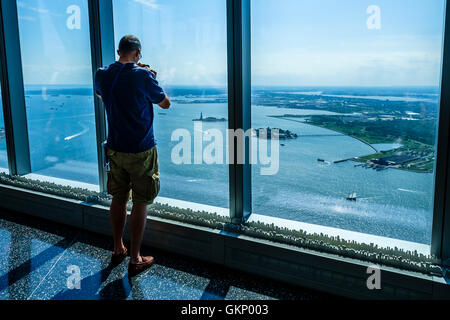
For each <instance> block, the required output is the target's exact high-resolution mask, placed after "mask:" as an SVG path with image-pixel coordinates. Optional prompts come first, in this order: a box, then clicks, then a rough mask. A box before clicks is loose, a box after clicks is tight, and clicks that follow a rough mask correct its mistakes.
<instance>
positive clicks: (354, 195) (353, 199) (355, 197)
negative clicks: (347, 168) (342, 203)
mask: <svg viewBox="0 0 450 320" xmlns="http://www.w3.org/2000/svg"><path fill="white" fill-rule="evenodd" d="M357 199H358V197H357V195H356V192H354V193H352V194H350V195H349V196H348V197H347V200H348V201H356V200H357Z"/></svg>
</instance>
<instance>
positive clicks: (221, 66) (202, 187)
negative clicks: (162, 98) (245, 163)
mask: <svg viewBox="0 0 450 320" xmlns="http://www.w3.org/2000/svg"><path fill="white" fill-rule="evenodd" d="M113 5H114V29H115V37H116V44H118V43H119V40H120V39H121V37H122V36H124V35H127V34H134V35H136V36H138V37H139V38H140V39H141V42H142V46H143V48H142V54H143V59H142V62H143V63H145V64H148V65H150V66H151V67H152V68H153V69H155V70H156V71H157V72H158V80H159V83H160V84H161V86H162V87H163V88H164V89H165V90H166V91H167V93H168V94H169V96H170V97H171V99H172V102H173V105H172V108H171V110H168V111H164V110H161V109H158V107H157V106H155V126H154V128H155V137H156V140H157V144H158V153H159V156H160V170H161V196H163V197H168V198H174V199H179V200H184V201H190V202H196V203H201V204H206V205H211V206H216V207H222V208H228V207H229V185H228V181H229V177H228V165H227V164H226V142H225V141H224V140H225V138H226V134H225V133H226V129H227V128H228V121H227V118H228V105H227V101H228V97H227V56H226V54H227V45H226V41H227V34H226V1H225V0H196V1H188V0H167V1H131V0H114V1H113ZM193 120H197V121H193ZM202 146H203V148H202Z"/></svg>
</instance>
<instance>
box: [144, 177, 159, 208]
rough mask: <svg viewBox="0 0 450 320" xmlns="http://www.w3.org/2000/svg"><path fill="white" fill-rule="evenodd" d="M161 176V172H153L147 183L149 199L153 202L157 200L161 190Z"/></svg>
mask: <svg viewBox="0 0 450 320" xmlns="http://www.w3.org/2000/svg"><path fill="white" fill-rule="evenodd" d="M159 178H160V175H159V173H158V174H153V175H152V176H149V177H148V179H149V180H150V181H149V183H148V185H147V199H148V201H149V202H151V203H153V201H155V199H156V197H157V196H158V194H159V191H160V190H161V182H160V179H159Z"/></svg>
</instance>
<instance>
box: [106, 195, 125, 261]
mask: <svg viewBox="0 0 450 320" xmlns="http://www.w3.org/2000/svg"><path fill="white" fill-rule="evenodd" d="M109 212H110V220H111V227H112V232H113V237H114V254H122V253H125V251H126V248H125V245H124V243H123V231H124V229H125V223H126V221H127V201H123V200H122V201H118V200H114V199H113V201H112V202H111V208H110V211H109Z"/></svg>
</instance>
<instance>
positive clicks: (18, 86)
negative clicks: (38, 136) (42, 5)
mask: <svg viewBox="0 0 450 320" xmlns="http://www.w3.org/2000/svg"><path fill="white" fill-rule="evenodd" d="M0 53H1V55H0V65H1V69H2V70H1V71H2V72H1V87H2V100H3V114H4V122H5V135H6V144H7V152H8V166H9V172H10V174H12V175H25V174H28V173H30V172H31V160H30V147H29V140H28V125H27V115H26V104H25V89H24V82H23V70H22V57H21V50H20V37H19V20H18V15H17V3H16V1H15V0H14V1H12V0H2V1H1V2H0Z"/></svg>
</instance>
